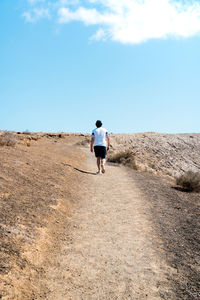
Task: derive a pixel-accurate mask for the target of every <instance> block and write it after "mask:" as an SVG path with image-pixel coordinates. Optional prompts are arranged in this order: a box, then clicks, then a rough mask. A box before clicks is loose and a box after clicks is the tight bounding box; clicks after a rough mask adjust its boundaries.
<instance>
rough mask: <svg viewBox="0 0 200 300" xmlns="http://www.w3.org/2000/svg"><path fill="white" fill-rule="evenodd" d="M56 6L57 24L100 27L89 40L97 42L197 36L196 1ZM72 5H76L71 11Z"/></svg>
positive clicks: (65, 0) (91, 0) (62, 2)
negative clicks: (79, 24)
mask: <svg viewBox="0 0 200 300" xmlns="http://www.w3.org/2000/svg"><path fill="white" fill-rule="evenodd" d="M29 1H37V0H29ZM77 1H78V2H77ZM79 2H80V4H79ZM55 3H57V8H56V9H57V14H58V22H59V23H69V22H72V21H79V22H82V23H83V24H84V25H87V26H89V25H90V26H91V25H96V26H99V28H98V29H97V31H96V33H95V34H94V35H93V37H92V39H96V40H105V38H110V39H112V40H114V41H118V42H121V43H130V44H137V43H141V42H144V41H147V40H149V39H156V38H167V37H190V36H193V35H197V34H199V33H200V3H199V1H197V0H191V1H187V0H185V1H184V0H183V1H180V0H174V1H172V0H88V1H86V0H82V1H81V0H58V1H56V2H55ZM71 4H74V5H75V6H74V7H73V8H72V7H71ZM54 9H55V6H54ZM26 18H27V19H28V18H29V15H27V16H26Z"/></svg>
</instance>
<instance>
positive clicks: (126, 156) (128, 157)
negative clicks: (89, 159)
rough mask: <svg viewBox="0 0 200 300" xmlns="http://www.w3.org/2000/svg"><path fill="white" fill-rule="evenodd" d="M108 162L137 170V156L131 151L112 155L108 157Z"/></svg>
mask: <svg viewBox="0 0 200 300" xmlns="http://www.w3.org/2000/svg"><path fill="white" fill-rule="evenodd" d="M107 160H108V161H109V162H112V163H118V164H123V165H124V166H128V167H130V168H132V169H134V170H137V166H136V163H135V156H134V154H133V153H132V152H131V151H130V150H126V151H120V152H117V153H114V154H110V155H108V159H107Z"/></svg>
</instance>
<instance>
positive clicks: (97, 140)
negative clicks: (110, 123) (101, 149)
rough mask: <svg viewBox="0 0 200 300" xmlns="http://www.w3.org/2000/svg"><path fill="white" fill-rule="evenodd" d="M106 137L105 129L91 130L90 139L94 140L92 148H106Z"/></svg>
mask: <svg viewBox="0 0 200 300" xmlns="http://www.w3.org/2000/svg"><path fill="white" fill-rule="evenodd" d="M106 136H108V132H107V130H106V129H105V128H103V127H99V128H95V129H94V130H92V137H93V138H94V146H105V147H106V146H107V144H106Z"/></svg>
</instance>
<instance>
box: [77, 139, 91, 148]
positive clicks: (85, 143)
mask: <svg viewBox="0 0 200 300" xmlns="http://www.w3.org/2000/svg"><path fill="white" fill-rule="evenodd" d="M89 143H90V139H89V138H85V139H84V140H83V141H81V142H78V143H76V145H78V146H87V145H88V144H89Z"/></svg>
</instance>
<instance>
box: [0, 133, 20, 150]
mask: <svg viewBox="0 0 200 300" xmlns="http://www.w3.org/2000/svg"><path fill="white" fill-rule="evenodd" d="M16 144H17V139H16V138H15V135H14V134H13V133H11V132H6V133H4V134H2V135H0V146H11V147H14V146H15V145H16Z"/></svg>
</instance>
